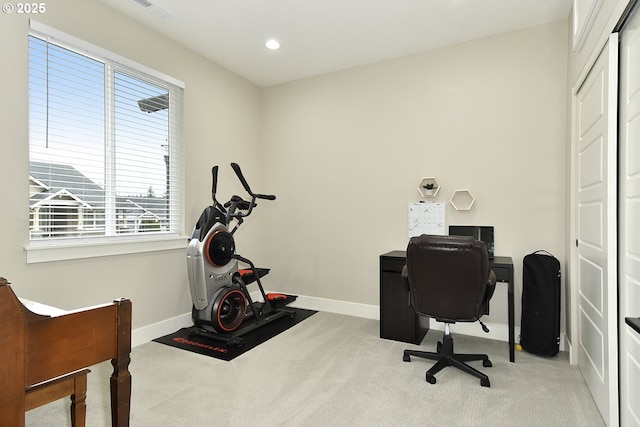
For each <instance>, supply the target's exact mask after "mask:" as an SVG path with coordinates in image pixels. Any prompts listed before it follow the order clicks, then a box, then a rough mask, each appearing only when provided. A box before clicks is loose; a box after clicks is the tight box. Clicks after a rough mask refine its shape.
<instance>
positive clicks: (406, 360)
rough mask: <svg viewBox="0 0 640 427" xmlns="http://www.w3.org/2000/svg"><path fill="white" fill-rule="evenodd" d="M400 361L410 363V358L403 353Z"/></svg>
mask: <svg viewBox="0 0 640 427" xmlns="http://www.w3.org/2000/svg"><path fill="white" fill-rule="evenodd" d="M402 361H403V362H411V356H409V355H408V354H406V353H405V354H404V355H403V356H402Z"/></svg>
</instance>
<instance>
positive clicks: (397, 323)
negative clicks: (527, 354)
mask: <svg viewBox="0 0 640 427" xmlns="http://www.w3.org/2000/svg"><path fill="white" fill-rule="evenodd" d="M406 259H407V252H406V251H391V252H387V253H386V254H383V255H380V338H386V339H392V340H396V341H403V342H410V343H413V344H420V342H421V341H422V339H423V338H424V336H425V334H426V333H427V330H428V329H429V319H428V318H424V317H422V318H421V316H418V315H417V314H415V312H414V311H413V308H411V307H410V306H409V294H408V292H406V291H405V289H404V287H403V286H402V282H401V279H400V272H401V271H402V267H403V266H404V264H405V262H406ZM491 269H492V270H493V271H494V272H495V274H496V280H497V281H498V282H502V283H507V284H508V295H507V302H508V306H509V360H510V361H511V362H515V332H514V292H513V281H514V278H513V260H512V259H511V257H504V256H496V257H494V258H493V260H491Z"/></svg>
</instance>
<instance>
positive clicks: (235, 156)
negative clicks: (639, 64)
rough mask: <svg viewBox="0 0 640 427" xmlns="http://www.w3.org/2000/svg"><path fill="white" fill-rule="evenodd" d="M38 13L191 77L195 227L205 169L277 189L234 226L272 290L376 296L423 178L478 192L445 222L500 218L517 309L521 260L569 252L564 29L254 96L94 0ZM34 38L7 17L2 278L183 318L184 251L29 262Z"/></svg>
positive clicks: (501, 294)
mask: <svg viewBox="0 0 640 427" xmlns="http://www.w3.org/2000/svg"><path fill="white" fill-rule="evenodd" d="M39 18H40V19H39V20H40V21H42V22H43V23H45V24H47V25H50V26H53V27H56V28H58V29H59V30H62V31H65V32H67V33H70V34H72V35H74V36H77V37H80V38H83V39H85V40H87V41H89V42H91V43H94V44H97V45H100V46H102V47H104V48H106V49H109V50H112V51H114V52H116V53H118V54H120V55H123V56H126V57H129V58H130V59H133V60H135V61H137V62H140V63H142V64H144V65H147V66H149V67H152V68H155V69H157V70H159V71H161V72H164V73H166V74H169V75H171V76H173V77H175V78H177V79H180V80H182V81H184V82H185V83H186V90H185V138H186V166H187V175H186V189H185V191H186V194H185V199H186V206H185V211H186V226H185V234H189V233H190V232H191V227H192V225H193V223H194V222H195V220H196V219H197V217H198V215H199V214H200V211H201V210H202V208H204V207H205V206H206V205H207V204H208V203H209V201H210V200H209V196H210V193H209V192H210V168H211V166H212V165H214V164H220V165H221V166H222V169H221V177H220V187H219V189H220V193H222V194H221V197H222V198H224V197H225V196H227V197H228V196H229V195H231V194H233V193H238V194H240V193H239V192H240V191H241V189H240V188H239V186H238V185H237V183H236V181H235V177H234V176H233V174H232V172H231V170H230V168H228V166H227V165H228V163H229V162H231V161H236V162H238V163H240V164H241V165H242V166H243V170H244V171H245V173H246V175H247V178H248V180H249V182H250V183H252V185H253V187H254V190H256V191H259V192H263V193H275V194H276V195H277V196H278V199H277V200H276V201H275V202H262V203H261V204H260V206H259V207H258V209H257V211H256V213H255V214H254V216H252V218H250V219H249V220H247V222H246V224H245V225H244V226H243V229H241V231H240V232H239V233H238V235H237V240H238V249H239V252H240V253H241V254H242V255H245V256H247V257H249V258H253V259H254V261H255V262H256V264H258V265H265V266H269V267H271V268H272V273H271V274H270V275H269V276H267V278H266V279H265V286H266V287H267V288H268V289H271V290H280V291H286V292H292V293H295V294H299V295H304V296H310V297H317V298H326V299H332V300H341V301H348V302H354V303H361V304H366V305H373V306H375V305H377V304H378V289H379V287H378V286H379V284H378V256H379V255H380V254H382V253H384V252H386V251H389V250H392V249H401V248H403V247H405V246H406V243H407V203H409V202H412V201H417V200H418V193H417V189H416V187H417V185H418V181H419V180H420V179H421V178H422V177H423V176H435V177H437V179H438V180H439V182H440V184H441V185H442V189H441V191H440V193H439V195H438V197H437V198H436V201H438V202H447V203H448V199H449V196H450V195H451V193H452V192H453V191H454V190H456V189H462V188H467V189H469V190H470V191H471V192H472V193H473V194H474V195H475V196H476V198H477V201H476V204H475V206H474V208H473V209H472V210H471V211H470V212H455V211H452V209H451V208H450V206H449V205H448V204H447V222H448V223H449V224H453V223H456V224H487V225H494V226H495V227H496V248H497V253H498V254H501V255H511V256H512V257H513V259H514V262H515V263H516V296H517V298H518V299H517V300H516V307H517V311H518V313H519V305H520V304H519V296H520V289H521V262H522V257H523V256H524V255H525V254H526V253H529V252H532V251H534V250H537V249H541V248H544V249H547V250H549V251H551V252H553V253H555V254H557V255H558V257H559V258H562V252H563V251H564V241H563V235H564V227H565V223H564V219H565V203H564V200H565V198H566V192H565V182H564V180H565V175H564V169H565V164H566V157H565V149H564V147H565V139H564V138H565V131H566V130H565V111H566V106H565V96H564V95H565V93H566V81H567V74H566V67H567V63H566V58H567V50H566V46H567V44H568V42H567V34H568V30H567V22H566V21H561V22H555V23H551V24H547V25H540V26H536V27H531V28H527V29H524V30H520V31H514V32H510V33H507V34H502V35H498V36H493V37H489V38H486V39H481V40H476V41H472V42H468V43H464V44H459V45H455V46H450V47H446V48H442V49H438V50H434V51H430V52H426V53H424V54H419V55H412V56H408V57H405V58H401V59H397V60H392V61H387V62H383V63H379V64H374V65H370V66H366V67H361V68H355V69H351V70H347V71H343V72H338V73H332V74H327V75H323V76H319V77H316V78H311V79H306V80H301V81H297V82H293V83H289V84H283V85H279V86H275V87H271V88H266V89H259V88H257V87H255V86H254V85H252V84H250V83H248V82H247V81H245V80H243V79H241V78H239V77H237V76H235V75H233V74H231V73H230V72H228V71H226V70H224V69H222V68H221V67H219V66H217V65H216V64H213V63H211V62H209V61H206V60H204V59H203V58H201V57H199V56H197V55H196V54H194V53H192V52H191V51H189V50H187V49H184V48H182V47H181V46H179V45H177V44H176V43H174V42H172V41H170V40H168V39H166V38H163V37H162V36H160V35H158V34H157V33H155V32H153V31H150V30H148V29H146V28H145V27H143V26H141V25H139V24H136V23H134V22H133V21H130V20H129V19H127V18H125V17H123V16H122V15H119V14H118V13H117V12H115V11H113V10H111V9H109V8H108V7H106V6H104V5H103V4H102V3H101V2H99V1H97V0H91V1H83V2H77V1H73V0H57V1H56V3H55V5H48V9H47V12H46V13H45V14H44V15H42V16H41V17H39ZM27 32H28V21H27V19H26V18H24V17H19V16H14V15H11V16H2V25H1V26H0V36H1V37H0V48H1V49H0V51H1V52H2V67H1V68H0V93H1V94H2V95H1V98H0V129H2V137H1V138H0V158H1V159H2V160H3V162H2V167H1V168H0V186H1V194H2V198H3V208H2V210H1V211H0V236H2V245H0V275H3V276H6V277H7V278H8V279H9V280H10V281H12V282H13V283H14V288H15V289H16V291H17V293H18V294H19V295H21V296H24V297H27V298H31V299H36V300H38V301H41V302H44V303H48V304H53V305H56V306H60V307H63V308H75V307H82V306H85V305H89V304H94V303H99V302H105V301H109V300H111V299H113V298H116V297H120V296H126V297H129V298H131V299H132V300H133V302H134V328H140V327H143V326H147V325H150V324H153V323H156V322H161V321H163V320H165V319H167V318H171V317H174V316H179V315H182V314H184V313H187V312H188V311H189V310H190V297H189V292H188V284H187V279H186V268H185V255H184V251H183V250H172V251H162V252H152V253H145V254H136V255H126V256H124V255H123V256H112V257H103V258H92V259H85V260H79V261H65V262H52V263H43V264H29V265H27V264H25V255H24V249H23V248H24V246H25V245H26V243H27V239H28V232H27V228H28V224H27V211H28V208H27V199H26V194H28V183H27V180H26V176H27V170H28V168H27V158H28V148H27V140H28V123H27V121H28V107H27V98H26V94H27V38H26V37H27ZM20 177H24V179H23V178H20ZM185 243H186V242H185ZM496 298H497V299H498V301H499V302H498V303H496V304H493V305H492V316H491V317H490V319H489V322H493V323H499V324H503V325H504V324H506V305H505V304H504V303H503V301H505V299H506V289H505V287H501V288H500V289H499V290H498V293H497V294H496ZM516 322H517V324H519V315H518V317H517V318H516Z"/></svg>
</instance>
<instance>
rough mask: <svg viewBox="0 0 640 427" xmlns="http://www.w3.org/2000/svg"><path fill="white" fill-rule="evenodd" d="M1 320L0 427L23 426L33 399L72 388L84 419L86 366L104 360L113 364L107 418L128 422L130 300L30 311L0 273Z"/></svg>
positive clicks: (117, 425) (121, 425)
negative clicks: (47, 312)
mask: <svg viewBox="0 0 640 427" xmlns="http://www.w3.org/2000/svg"><path fill="white" fill-rule="evenodd" d="M0 326H1V327H0V361H2V363H0V414H1V415H2V416H0V427H24V425H25V417H24V415H25V411H26V410H28V409H29V408H32V407H35V406H33V405H36V406H39V405H41V404H44V403H46V402H45V400H46V399H47V398H48V397H49V398H51V399H50V400H55V399H58V398H60V397H64V396H68V395H71V394H73V396H74V397H73V398H72V399H77V400H81V402H80V401H76V402H75V405H74V404H72V410H73V411H78V413H76V415H75V418H76V419H79V418H80V415H81V414H80V413H79V412H80V411H82V412H83V414H82V415H83V416H82V421H81V422H83V421H84V411H85V409H84V396H85V392H83V390H82V389H84V390H86V373H87V372H86V370H84V369H85V368H86V367H87V366H91V365H95V364H97V363H101V362H103V361H105V360H111V364H112V365H113V373H112V374H111V378H110V386H111V424H112V426H113V427H127V426H129V410H130V402H131V374H130V373H129V362H130V361H131V359H130V356H129V355H130V353H131V301H129V300H127V299H120V300H116V301H114V302H113V303H111V304H103V305H99V306H95V307H90V308H86V309H82V310H77V311H70V312H68V313H66V314H62V315H59V316H53V317H52V316H44V315H40V314H36V313H33V312H31V311H29V310H28V309H27V308H26V307H25V306H24V305H23V304H22V303H21V302H20V301H19V300H18V298H17V297H16V295H15V294H14V293H13V291H12V290H11V287H10V286H9V282H7V281H6V279H4V278H1V277H0ZM77 371H80V372H79V373H78V372H77ZM70 386H72V387H73V390H72V389H71V388H70ZM68 391H71V392H72V393H68ZM49 393H50V394H49ZM54 397H55V398H54ZM79 425H82V424H79Z"/></svg>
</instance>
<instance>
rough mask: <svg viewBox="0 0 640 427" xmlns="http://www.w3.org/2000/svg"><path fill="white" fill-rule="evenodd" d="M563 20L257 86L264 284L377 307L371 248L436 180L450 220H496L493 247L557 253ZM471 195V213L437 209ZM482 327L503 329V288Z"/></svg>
mask: <svg viewBox="0 0 640 427" xmlns="http://www.w3.org/2000/svg"><path fill="white" fill-rule="evenodd" d="M566 46H567V22H566V21H561V22H555V23H551V24H547V25H540V26H535V27H531V28H527V29H523V30H520V31H514V32H510V33H507V34H502V35H497V36H494V37H489V38H485V39H481V40H476V41H471V42H468V43H463V44H458V45H455V46H449V47H445V48H442V49H437V50H433V51H430V52H426V53H423V54H419V55H412V56H408V57H404V58H401V59H396V60H392V61H386V62H382V63H378V64H374V65H369V66H366V67H361V68H355V69H350V70H347V71H343V72H336V73H332V74H328V75H324V76H319V77H316V78H310V79H306V80H302V81H298V82H293V83H289V84H283V85H279V86H275V87H271V88H267V89H265V90H264V98H263V115H264V130H263V135H264V141H265V144H264V147H265V152H264V153H263V154H264V159H265V160H266V161H265V163H264V167H263V170H264V173H265V185H266V186H267V188H269V189H270V190H271V191H273V192H275V193H276V194H277V195H278V197H279V198H278V201H277V202H276V203H277V209H269V210H268V211H267V210H265V211H266V212H265V213H264V214H263V213H261V215H268V216H269V227H268V229H265V230H264V236H265V238H264V242H265V243H267V245H268V248H269V250H268V251H267V252H266V253H265V257H266V258H267V259H268V264H269V265H270V266H271V267H272V268H273V272H272V275H271V277H270V279H269V280H270V283H276V284H277V285H278V286H279V289H281V290H285V291H290V292H295V293H299V294H303V295H309V296H316V297H321V298H329V299H336V300H345V301H352V302H358V303H363V304H372V305H377V304H378V299H379V291H378V289H379V277H378V271H379V270H378V261H379V258H378V257H379V255H380V254H382V253H385V252H387V251H390V250H393V249H403V248H405V247H406V244H407V241H408V238H407V204H408V203H409V202H414V201H418V200H419V194H418V191H417V186H418V183H419V181H420V179H421V178H422V177H425V176H435V177H436V179H437V180H438V181H439V182H440V184H441V190H440V192H439V194H438V196H437V198H436V199H435V201H437V202H446V203H447V207H446V215H447V223H448V224H481V225H482V224H484V225H493V226H495V232H496V251H497V252H496V253H497V254H499V255H508V256H512V257H513V260H514V263H515V265H516V270H515V273H516V308H517V313H518V315H517V317H516V324H517V325H519V312H520V300H519V298H520V292H521V275H522V268H521V266H522V257H523V256H524V255H525V254H527V253H530V252H533V251H535V250H538V249H546V250H548V251H550V252H552V253H554V254H555V255H556V256H558V258H560V259H562V258H563V252H564V241H563V235H564V226H565V224H564V209H565V202H564V200H565V197H566V192H565V176H564V168H565V164H566V157H565V130H566V129H565V126H566V123H565V111H566V104H565V90H566V78H567V76H566V67H567V62H566V58H567V53H566V50H567V48H566ZM456 189H469V190H470V191H471V192H472V193H473V195H474V196H475V197H476V199H477V200H476V203H475V205H474V207H473V209H472V210H471V211H469V212H457V211H454V210H453V209H452V208H451V206H450V205H449V204H448V200H449V197H450V196H451V194H452V192H453V191H454V190H456ZM497 292H498V293H497V294H496V296H495V297H494V299H495V300H496V301H497V302H496V303H495V304H492V315H491V316H490V318H489V319H488V321H489V322H495V323H501V324H506V323H507V315H506V304H505V302H504V301H506V287H504V286H501V287H499V289H498V291H497Z"/></svg>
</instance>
